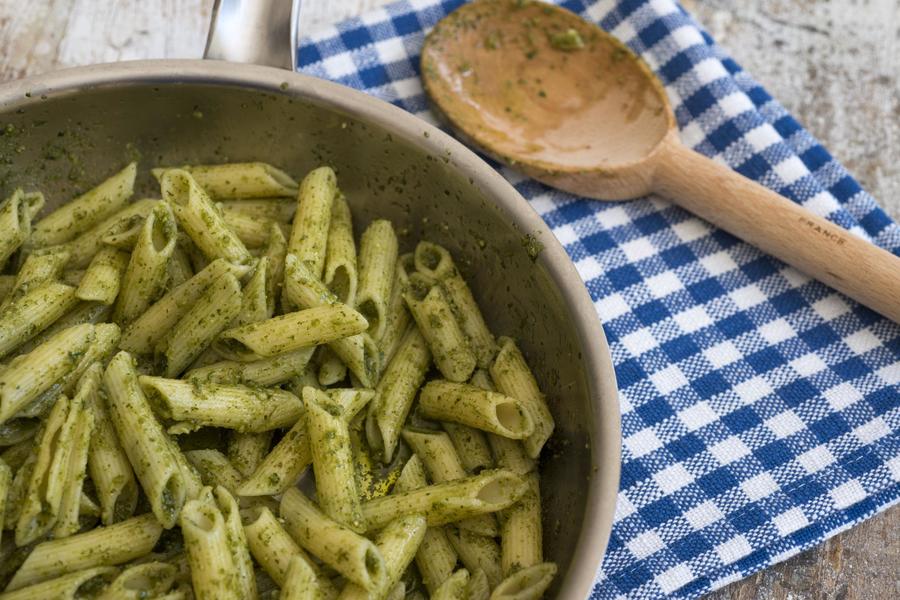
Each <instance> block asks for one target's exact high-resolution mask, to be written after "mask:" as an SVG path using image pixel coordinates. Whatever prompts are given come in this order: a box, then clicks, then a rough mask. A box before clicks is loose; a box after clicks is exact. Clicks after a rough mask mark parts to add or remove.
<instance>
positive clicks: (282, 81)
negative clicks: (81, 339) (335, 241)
mask: <svg viewBox="0 0 900 600" xmlns="http://www.w3.org/2000/svg"><path fill="white" fill-rule="evenodd" d="M296 2H297V0H295V4H296ZM217 8H218V10H217V11H216V18H215V19H214V21H215V23H214V25H213V28H212V30H211V35H210V41H209V44H208V51H207V56H208V57H209V56H215V57H217V58H227V59H230V60H232V61H241V62H257V63H259V64H270V65H274V66H278V67H287V68H290V67H292V66H293V61H294V53H293V52H292V51H291V49H292V48H295V47H296V45H295V44H293V43H292V44H291V45H290V46H287V45H284V44H282V43H281V42H282V41H286V40H287V39H288V38H290V39H291V40H294V39H295V38H296V28H295V27H293V23H294V20H293V19H292V18H291V14H296V8H297V7H296V6H291V4H290V2H277V1H275V0H272V1H271V2H261V1H258V0H257V1H256V2H253V1H247V2H240V1H229V0H223V1H222V2H221V3H220V4H219V5H218V6H217ZM133 158H139V160H140V166H141V168H142V173H143V174H144V176H143V177H144V178H143V180H142V181H140V182H139V187H140V188H141V193H146V194H152V195H156V194H158V190H157V189H156V186H155V185H154V183H153V182H152V181H151V180H150V178H149V177H148V176H147V172H148V168H149V167H151V166H155V165H172V164H181V163H190V162H195V163H209V162H223V161H240V160H265V161H268V162H271V163H273V164H275V165H278V166H280V167H282V168H285V169H286V170H288V171H289V172H290V173H292V174H293V175H295V176H298V177H299V176H302V175H303V174H304V173H305V172H306V171H307V170H309V169H311V168H313V167H315V166H316V165H319V164H322V163H327V164H330V165H333V166H334V167H335V169H336V170H337V172H338V177H339V181H340V185H341V188H342V189H343V190H344V191H345V192H346V194H347V198H348V200H349V202H350V204H351V206H352V208H353V214H354V218H355V220H356V224H357V225H358V226H364V225H365V224H366V222H367V221H368V220H370V219H372V218H374V217H376V216H380V217H387V218H390V219H392V220H393V222H394V224H395V226H396V227H397V229H398V231H400V232H402V238H401V242H405V245H406V248H407V249H409V248H410V247H411V246H412V244H413V243H414V241H415V240H417V239H419V238H423V237H424V238H428V239H431V240H434V241H436V242H438V243H440V244H443V245H445V246H447V247H448V248H449V249H450V250H451V251H452V252H453V254H454V256H455V257H458V263H459V264H460V265H461V268H462V270H463V271H464V274H465V275H466V276H467V278H469V280H470V281H471V283H472V284H473V285H472V287H473V290H474V291H475V295H476V296H477V299H478V300H479V304H480V305H481V306H482V307H483V309H484V311H485V313H486V317H487V319H488V322H489V323H490V324H491V325H492V328H493V329H494V331H496V332H500V333H503V334H508V335H512V336H514V337H516V338H517V339H519V340H520V343H521V345H522V347H523V350H524V352H525V354H526V356H527V358H528V359H529V362H530V363H531V365H532V366H533V367H534V368H535V370H536V372H537V376H538V379H539V381H540V383H541V386H542V388H543V389H544V390H545V391H546V393H547V397H548V401H549V403H550V407H551V409H552V411H553V415H554V417H555V419H556V423H557V428H556V433H555V435H554V437H553V439H552V440H551V443H550V444H549V446H548V448H547V450H546V451H545V456H544V458H543V460H542V461H541V477H542V491H543V501H544V512H545V515H544V527H545V535H544V546H545V552H546V557H547V559H548V560H553V561H556V562H557V563H558V564H559V566H560V576H559V578H558V580H557V583H556V585H555V588H554V591H555V592H556V593H557V594H558V597H560V598H573V599H575V598H579V599H580V598H584V597H585V596H586V595H587V594H588V593H589V590H590V585H591V582H592V580H593V577H594V575H595V573H596V571H597V569H598V567H599V565H600V561H601V559H602V557H603V553H604V550H605V548H606V543H607V540H608V538H609V532H610V528H611V525H612V518H613V512H614V508H615V502H616V494H617V490H618V482H619V448H620V430H619V412H618V402H617V390H616V383H615V374H614V372H613V368H612V363H611V360H610V355H609V348H608V346H607V342H606V339H605V337H604V335H603V330H602V328H601V326H600V322H599V321H598V319H597V315H596V312H595V310H594V306H593V304H592V303H591V300H590V298H589V297H588V294H587V291H586V290H585V287H584V284H583V283H582V281H581V279H580V277H579V276H578V274H577V272H576V271H575V268H574V266H573V265H572V262H571V261H570V260H569V258H568V256H567V255H566V253H565V251H564V250H563V248H562V247H561V246H560V244H559V243H558V242H557V241H556V239H555V238H554V237H553V235H552V234H551V232H550V230H549V229H548V228H547V226H546V225H545V224H544V222H543V221H542V220H541V219H540V217H539V216H538V215H537V214H536V213H535V212H534V211H533V210H532V209H531V208H530V207H529V205H528V204H527V203H526V202H525V200H524V199H523V198H522V197H521V196H520V195H519V194H518V193H517V192H516V191H515V190H514V189H513V188H512V186H510V185H509V184H508V183H507V182H506V181H505V180H504V179H503V178H502V177H501V176H500V175H498V174H497V173H496V172H495V171H494V169H492V168H491V167H490V166H489V165H487V164H485V163H484V162H483V161H482V160H481V159H479V158H478V157H477V156H476V155H475V154H473V153H472V152H471V151H469V150H468V149H466V148H465V147H464V146H462V145H461V144H460V143H458V142H457V141H456V140H454V139H453V138H452V137H450V136H448V135H446V134H445V133H443V132H441V131H440V130H438V129H436V128H434V127H432V126H430V125H428V124H426V123H424V122H422V121H421V120H419V119H417V118H415V117H413V116H411V115H410V114H408V113H406V112H404V111H403V110H401V109H399V108H396V107H394V106H391V105H389V104H387V103H384V102H382V101H379V100H376V99H374V98H372V97H370V96H367V95H365V94H363V93H361V92H358V91H355V90H352V89H349V88H346V87H343V86H340V85H336V84H334V83H329V82H326V81H322V80H320V79H315V78H311V77H307V76H304V75H300V74H297V73H294V72H293V71H292V70H290V71H289V70H285V69H278V68H273V67H272V66H258V65H249V64H237V63H236V62H223V61H217V60H150V61H137V62H124V63H116V64H105V65H96V66H90V67H83V68H76V69H68V70H64V71H58V72H56V73H51V74H48V75H40V76H35V77H29V78H26V79H22V80H19V81H13V82H10V83H6V84H4V85H2V86H0V178H2V183H3V190H2V192H3V193H4V194H8V193H9V192H10V191H11V190H12V189H13V187H15V186H23V187H25V188H37V189H40V190H43V191H44V193H45V194H47V197H48V205H49V206H48V208H53V207H54V206H57V205H59V203H61V202H64V201H65V200H66V199H68V198H71V197H73V195H74V194H75V193H76V191H78V190H84V189H85V188H87V187H88V186H89V185H90V184H91V183H92V182H96V181H99V180H101V179H103V178H104V177H106V176H108V175H109V174H111V173H113V172H114V171H116V170H117V169H119V168H121V166H122V164H123V163H125V162H126V161H127V160H130V159H133ZM534 240H536V241H537V242H538V244H539V245H542V247H543V250H541V251H540V252H539V253H536V252H535V250H536V249H537V248H538V244H535V243H534Z"/></svg>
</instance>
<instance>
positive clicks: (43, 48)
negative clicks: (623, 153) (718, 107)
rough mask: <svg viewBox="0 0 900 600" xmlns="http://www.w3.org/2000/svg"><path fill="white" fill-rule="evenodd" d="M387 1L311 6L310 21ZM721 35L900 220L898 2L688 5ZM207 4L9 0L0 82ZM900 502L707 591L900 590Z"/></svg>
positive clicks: (191, 51) (194, 48)
mask: <svg viewBox="0 0 900 600" xmlns="http://www.w3.org/2000/svg"><path fill="white" fill-rule="evenodd" d="M386 1H387V0H329V1H327V2H326V1H322V0H307V1H306V2H305V3H304V6H303V9H302V12H301V28H302V29H303V30H306V31H309V30H313V29H314V28H316V27H317V26H320V25H324V24H327V23H331V22H334V21H335V20H338V19H341V18H344V17H347V16H350V15H353V14H357V13H358V12H359V11H361V10H365V9H367V8H371V7H374V6H378V5H381V4H384V3H386ZM683 2H684V4H685V6H686V7H687V8H688V9H689V10H691V11H692V12H693V13H694V14H695V15H696V16H697V17H698V18H699V20H700V21H701V22H702V23H703V24H704V25H705V26H706V27H707V28H708V29H709V30H710V31H711V32H712V34H713V36H714V37H716V39H717V40H718V41H719V42H720V43H722V44H723V45H724V46H725V47H727V48H728V49H729V50H730V51H731V53H732V54H733V56H734V57H735V58H736V59H737V60H738V62H740V63H741V64H742V65H743V66H744V67H745V68H746V69H747V70H748V71H750V72H751V73H753V74H754V75H755V76H756V77H757V79H759V80H760V81H761V82H762V83H763V84H764V85H765V86H766V87H767V88H768V89H769V91H771V92H772V94H773V95H774V96H775V97H776V98H778V99H779V100H780V101H781V102H782V103H784V104H785V105H786V106H787V107H788V109H789V110H791V111H792V112H793V114H794V115H796V116H797V117H799V119H800V121H801V122H802V123H803V124H804V125H805V126H806V127H808V128H809V129H810V130H811V131H812V132H813V134H815V135H816V136H817V137H818V138H819V139H821V140H822V141H823V142H824V144H825V146H826V147H827V148H829V149H830V150H831V152H832V153H834V154H835V155H836V156H837V157H838V158H839V159H840V160H841V161H842V162H843V163H844V164H845V165H847V166H848V168H849V169H850V171H851V172H852V173H853V174H854V175H855V176H856V177H857V178H858V179H859V180H860V181H861V182H862V184H863V186H864V187H865V188H867V189H868V190H869V191H870V192H872V193H873V194H874V195H875V197H876V198H878V199H879V200H880V201H881V202H882V203H883V205H884V206H885V207H886V208H887V210H888V212H889V213H891V215H892V216H893V217H894V218H900V61H898V60H897V57H898V56H900V4H898V2H897V0H755V1H754V2H746V0H683ZM211 7H212V0H30V1H22V0H0V78H2V79H10V78H14V77H22V76H24V75H29V74H34V73H42V72H46V71H49V70H52V69H55V68H59V67H66V66H74V65H84V64H91V63H98V62H108V61H116V60H127V59H136V58H164V57H166V58H188V57H199V56H200V55H201V54H202V51H203V45H204V41H205V36H206V30H207V27H208V23H209V16H210V10H211ZM898 573H900V507H895V508H894V509H892V510H889V511H887V512H885V513H883V514H881V515H879V516H877V517H875V518H873V519H870V520H869V521H867V522H865V523H863V524H861V525H859V526H857V527H855V528H854V529H852V530H850V531H847V532H845V533H843V534H841V535H838V536H836V537H834V538H832V539H831V540H829V541H828V542H826V543H824V544H822V545H820V546H818V547H817V548H813V549H812V550H809V551H807V552H805V553H803V554H801V555H799V556H797V557H795V558H793V559H790V560H788V561H785V562H784V563H781V564H779V565H775V566H774V567H771V568H769V569H767V570H765V571H762V572H761V573H759V574H757V575H755V576H752V577H749V578H747V579H745V580H743V581H739V582H736V583H733V584H731V585H730V586H728V587H726V588H725V589H723V590H720V591H718V592H715V593H713V594H711V595H710V596H709V598H710V599H715V600H726V599H728V600H738V599H740V600H750V599H759V600H763V599H768V598H773V599H794V598H816V599H818V598H823V599H825V598H827V599H835V600H838V599H848V600H852V599H857V598H858V599H861V600H862V599H872V600H879V599H885V600H887V599H893V598H900V577H898Z"/></svg>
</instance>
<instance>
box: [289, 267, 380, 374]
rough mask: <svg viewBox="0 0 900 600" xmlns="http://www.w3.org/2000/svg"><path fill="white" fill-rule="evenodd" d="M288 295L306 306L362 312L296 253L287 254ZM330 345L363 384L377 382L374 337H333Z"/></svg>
mask: <svg viewBox="0 0 900 600" xmlns="http://www.w3.org/2000/svg"><path fill="white" fill-rule="evenodd" d="M284 297H285V298H286V299H287V300H288V302H290V303H291V305H293V306H298V307H300V308H302V309H311V308H316V307H324V306H332V307H341V309H342V310H346V311H349V312H351V313H353V314H359V313H356V311H353V310H352V309H351V308H349V307H348V306H347V305H346V304H343V303H341V302H340V301H339V300H338V298H337V296H335V295H334V294H333V293H332V292H331V291H330V290H329V289H328V288H327V287H326V286H325V284H324V283H322V282H321V281H320V280H319V279H318V278H317V277H315V276H314V275H313V274H312V272H311V271H310V270H309V268H307V266H306V265H305V264H304V263H303V262H302V261H301V260H300V259H298V258H297V257H296V256H294V255H293V254H288V255H287V256H286V257H285V273H284ZM329 348H331V350H332V351H333V352H334V353H335V354H336V355H337V357H338V358H340V359H341V361H343V362H344V364H345V365H347V367H348V368H349V369H350V371H351V372H352V373H353V374H354V375H355V376H356V377H357V378H358V379H359V380H360V382H361V383H362V385H364V386H366V387H372V386H373V385H374V384H375V380H376V378H377V375H378V370H379V367H378V365H379V353H378V349H377V348H376V346H375V343H374V342H373V341H372V338H371V337H369V336H368V335H366V334H358V335H352V336H346V337H343V338H339V339H336V340H332V341H331V342H330V343H329Z"/></svg>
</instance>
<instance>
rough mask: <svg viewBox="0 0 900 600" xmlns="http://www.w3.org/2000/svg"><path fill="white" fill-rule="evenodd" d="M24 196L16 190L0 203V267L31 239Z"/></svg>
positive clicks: (29, 217)
mask: <svg viewBox="0 0 900 600" xmlns="http://www.w3.org/2000/svg"><path fill="white" fill-rule="evenodd" d="M24 196H25V194H24V192H22V190H21V189H16V190H15V191H14V192H13V193H12V195H11V196H10V197H9V198H7V199H6V200H4V201H3V202H2V203H0V267H3V265H5V264H6V260H7V259H8V258H9V257H10V256H12V253H13V252H15V251H16V250H18V249H19V247H20V246H21V245H22V244H24V243H25V242H26V240H28V239H29V238H30V237H31V215H30V214H29V210H28V207H27V205H26V203H25V201H24Z"/></svg>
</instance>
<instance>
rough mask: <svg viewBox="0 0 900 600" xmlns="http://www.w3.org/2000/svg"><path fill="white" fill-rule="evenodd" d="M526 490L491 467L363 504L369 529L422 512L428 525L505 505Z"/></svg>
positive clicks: (514, 477)
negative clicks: (464, 476)
mask: <svg viewBox="0 0 900 600" xmlns="http://www.w3.org/2000/svg"><path fill="white" fill-rule="evenodd" d="M524 492H525V483H524V482H523V481H522V479H521V478H520V477H519V476H518V475H516V474H515V473H512V472H511V471H504V470H501V469H494V470H489V471H483V472H481V473H480V474H478V475H475V476H473V477H466V478H465V479H456V480H453V481H448V482H445V483H440V484H436V485H429V486H426V487H423V488H420V489H417V490H412V491H409V492H404V493H402V494H392V495H390V496H384V497H381V498H373V499H371V500H369V501H368V502H365V503H363V505H362V512H363V518H364V519H365V520H366V524H367V526H368V530H369V531H371V530H376V529H380V528H381V527H384V526H385V525H386V524H387V523H388V522H390V521H391V519H394V518H396V517H397V516H399V515H408V514H415V513H423V514H425V517H426V518H427V519H428V524H429V525H445V524H447V523H453V522H455V521H460V520H462V519H467V518H469V517H474V516H477V515H482V514H487V513H492V512H497V511H498V510H503V509H504V508H508V507H509V506H510V505H511V504H513V503H514V502H515V501H516V500H518V499H519V498H520V497H521V496H522V494H523V493H524Z"/></svg>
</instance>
